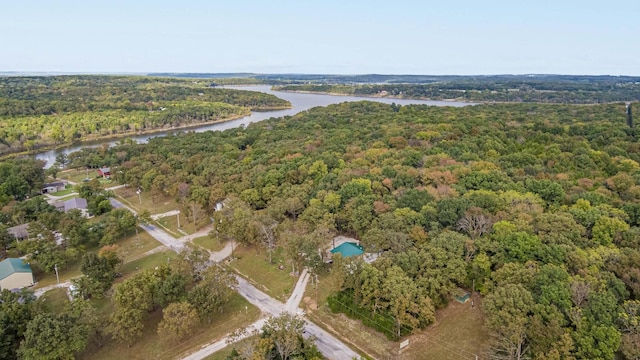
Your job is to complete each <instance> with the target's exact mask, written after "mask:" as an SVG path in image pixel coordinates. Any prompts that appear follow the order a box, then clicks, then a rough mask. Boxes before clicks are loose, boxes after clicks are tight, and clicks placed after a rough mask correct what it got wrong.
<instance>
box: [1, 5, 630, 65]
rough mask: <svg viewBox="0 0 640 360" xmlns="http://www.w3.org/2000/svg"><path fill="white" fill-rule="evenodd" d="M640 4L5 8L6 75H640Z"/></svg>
mask: <svg viewBox="0 0 640 360" xmlns="http://www.w3.org/2000/svg"><path fill="white" fill-rule="evenodd" d="M639 14H640V1H637V0H624V1H623V0H608V1H592V0H581V1H574V0H554V1H550V0H536V1H524V0H522V1H520V0H509V1H507V0H484V1H477V0H475V1H472V0H457V1H439V2H433V1H430V0H422V1H409V0H394V1H391V0H388V1H379V0H366V1H363V0H339V1H338V0H321V1H320V0H261V1H252V0H226V1H220V0H209V1H204V0H201V1H197V0H182V1H166V0H153V1H150V0H128V1H122V0H110V1H102V0H95V1H94V0H82V1H64V0H62V1H57V0H0V72H6V71H17V72H71V73H148V72H195V73H220V72H254V73H321V74H370V73H377V74H429V75H448V74H451V75H477V74H487V75H488V74H578V75H580V74H584V75H640V46H638V42H639V41H640V21H637V17H638V15H639Z"/></svg>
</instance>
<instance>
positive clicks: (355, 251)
mask: <svg viewBox="0 0 640 360" xmlns="http://www.w3.org/2000/svg"><path fill="white" fill-rule="evenodd" d="M336 253H340V254H341V255H342V257H343V258H348V257H351V256H360V255H362V254H364V249H363V248H362V246H360V245H358V244H357V243H354V242H343V243H342V244H340V245H339V246H337V247H335V248H334V249H333V250H331V254H336Z"/></svg>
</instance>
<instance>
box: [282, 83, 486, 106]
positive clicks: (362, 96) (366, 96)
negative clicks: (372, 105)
mask: <svg viewBox="0 0 640 360" xmlns="http://www.w3.org/2000/svg"><path fill="white" fill-rule="evenodd" d="M271 89H272V90H273V91H280V92H286V93H298V94H313V95H331V96H351V97H358V98H371V99H398V100H422V101H442V102H463V103H469V104H475V103H488V102H477V101H470V100H466V99H431V98H427V97H408V96H401V95H378V94H371V95H367V94H353V93H343V92H328V91H313V90H284V89H279V88H278V86H273V87H272V88H271Z"/></svg>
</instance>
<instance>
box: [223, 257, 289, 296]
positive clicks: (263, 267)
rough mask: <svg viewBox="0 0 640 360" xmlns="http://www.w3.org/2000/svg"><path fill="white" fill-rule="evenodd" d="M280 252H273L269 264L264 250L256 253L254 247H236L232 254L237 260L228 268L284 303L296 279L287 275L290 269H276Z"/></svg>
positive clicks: (286, 267) (279, 259)
mask: <svg viewBox="0 0 640 360" xmlns="http://www.w3.org/2000/svg"><path fill="white" fill-rule="evenodd" d="M280 252H281V250H280V251H275V252H274V256H273V263H272V264H269V260H268V258H267V255H266V253H265V251H264V250H260V252H259V253H258V252H257V251H256V247H254V246H238V247H237V248H236V249H235V250H234V253H233V256H234V257H236V258H237V259H236V260H234V261H232V262H231V263H230V265H229V266H230V267H231V268H233V269H234V270H236V271H237V272H239V273H240V274H241V275H242V276H244V277H245V278H248V279H249V280H251V281H252V282H253V283H254V285H255V286H256V287H257V288H258V289H260V290H262V291H264V292H266V293H267V294H269V295H271V296H272V297H274V298H276V299H278V300H280V301H286V300H287V297H288V296H289V294H291V291H292V290H293V287H294V286H295V283H296V281H297V280H298V278H297V277H295V276H291V275H289V271H290V268H289V267H288V266H286V265H285V267H284V270H279V269H278V265H280V261H281V259H282V256H281V255H280Z"/></svg>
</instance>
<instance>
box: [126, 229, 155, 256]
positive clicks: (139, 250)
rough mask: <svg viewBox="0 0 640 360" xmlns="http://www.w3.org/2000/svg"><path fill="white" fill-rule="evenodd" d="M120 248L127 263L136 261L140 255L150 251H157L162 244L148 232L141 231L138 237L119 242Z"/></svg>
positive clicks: (133, 236)
mask: <svg viewBox="0 0 640 360" xmlns="http://www.w3.org/2000/svg"><path fill="white" fill-rule="evenodd" d="M117 244H118V246H120V253H121V254H122V255H121V256H122V257H123V260H124V261H125V262H128V261H131V260H136V259H137V258H138V257H139V256H140V255H142V254H144V253H146V252H147V251H149V250H152V249H155V248H157V247H158V246H161V245H162V244H161V243H160V242H159V241H158V240H156V239H154V238H153V237H152V236H151V235H149V233H148V232H146V231H143V230H140V231H139V233H138V235H136V234H135V233H134V234H132V235H130V236H128V237H126V238H124V239H123V240H120V241H118V242H117Z"/></svg>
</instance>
